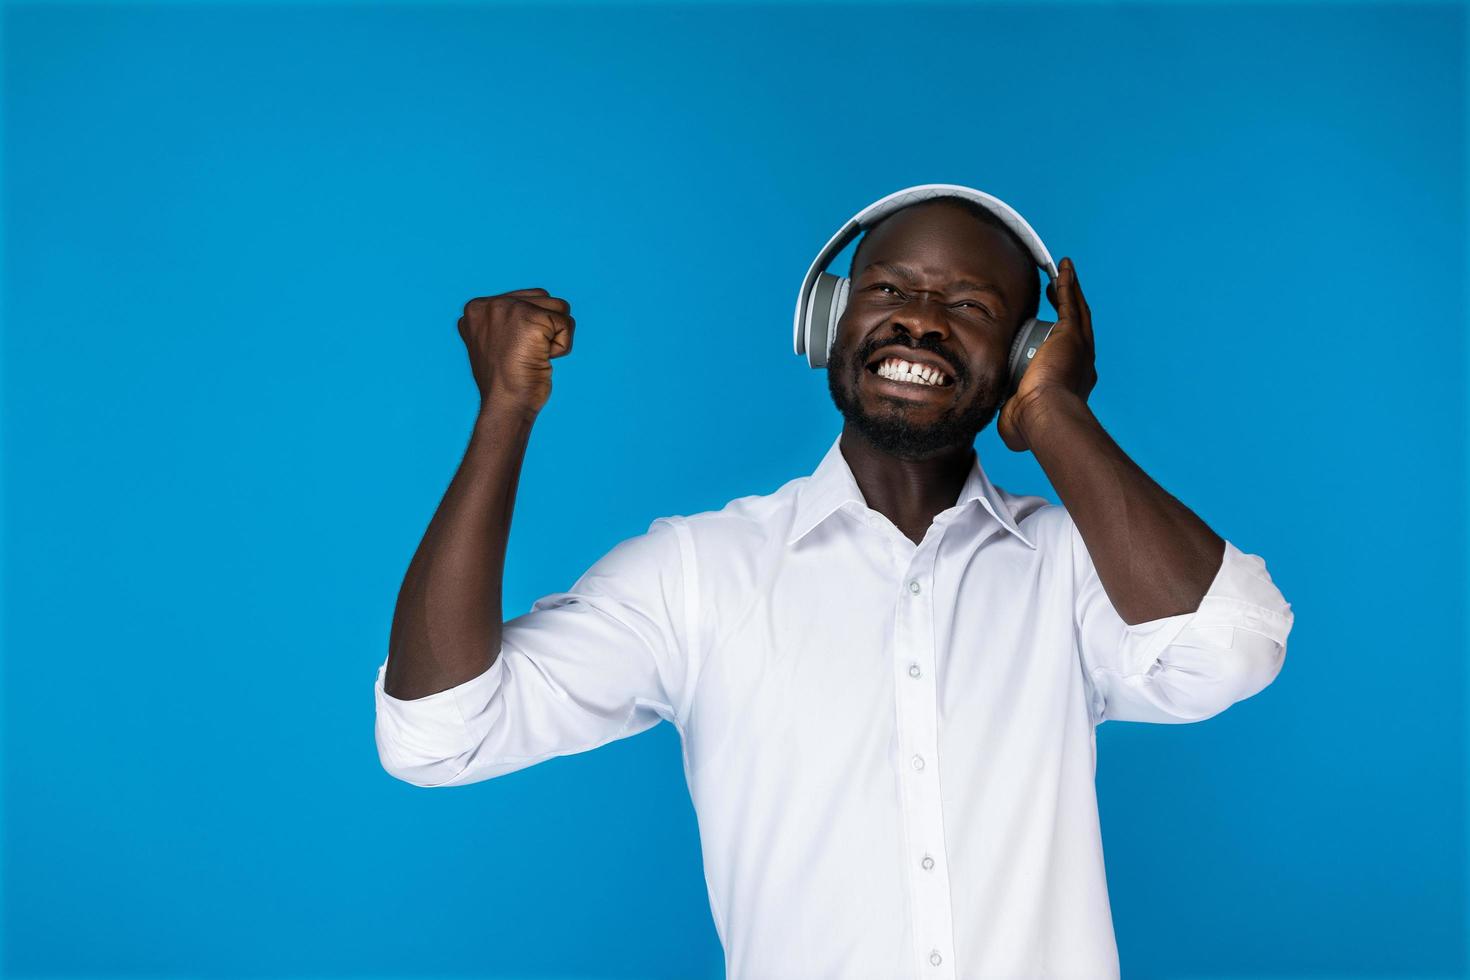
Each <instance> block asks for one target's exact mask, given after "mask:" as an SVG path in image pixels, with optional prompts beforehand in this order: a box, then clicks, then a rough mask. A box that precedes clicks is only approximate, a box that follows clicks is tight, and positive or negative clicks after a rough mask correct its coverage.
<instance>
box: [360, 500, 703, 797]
mask: <svg viewBox="0 0 1470 980" xmlns="http://www.w3.org/2000/svg"><path fill="white" fill-rule="evenodd" d="M678 520H679V519H677V518H659V519H658V520H656V521H654V522H653V524H652V525H650V527H649V529H648V531H646V532H645V533H643V534H641V535H638V536H637V537H633V538H629V539H627V540H625V541H622V542H621V543H619V544H618V545H617V546H615V547H614V548H613V549H612V550H611V551H609V552H608V553H607V554H606V555H604V556H603V557H602V558H600V559H598V561H597V562H596V563H594V564H593V565H592V567H590V568H589V569H588V570H587V571H586V572H585V573H583V575H582V576H581V577H580V578H579V579H578V580H577V581H576V582H575V583H574V584H573V585H572V587H571V588H570V589H569V590H568V591H566V592H555V593H552V594H550V595H546V596H543V597H542V598H540V599H537V600H536V601H535V602H534V603H533V604H532V606H531V609H530V610H529V611H528V612H526V613H524V614H523V615H521V616H518V617H516V618H515V619H511V620H509V621H507V622H506V623H505V624H504V625H503V626H502V628H501V648H500V651H499V655H498V656H497V657H496V658H495V660H494V662H493V663H491V665H490V667H489V668H488V669H487V670H486V671H485V672H484V673H482V674H480V675H479V676H478V677H474V678H472V679H470V680H468V681H465V682H464V683H462V684H459V685H458V686H456V687H452V688H449V689H447V690H444V691H440V692H438V693H436V694H431V695H429V696H427V697H423V698H416V699H414V700H411V701H404V700H400V699H398V698H395V697H391V696H390V695H388V694H387V693H386V692H385V691H384V690H383V678H384V673H385V671H386V668H387V663H386V661H385V662H384V663H383V664H382V665H380V666H379V667H378V672H377V680H376V682H375V684H374V690H375V698H376V711H377V714H376V724H375V733H374V734H375V738H376V741H377V746H378V757H379V759H380V761H381V762H382V765H383V768H384V769H386V770H387V771H388V772H389V773H390V774H391V775H393V776H394V777H396V778H398V779H401V780H403V781H405V782H408V783H412V784H414V785H416V786H427V787H437V786H456V785H463V784H466V783H474V782H480V781H482V780H486V779H492V778H494V777H496V776H502V775H505V774H506V773H510V772H515V771H516V770H518V769H524V768H526V767H527V766H531V765H534V764H536V763H538V762H541V761H542V760H544V759H548V758H551V757H553V756H559V755H568V754H571V753H574V752H585V751H587V750H589V749H593V748H596V747H597V746H599V745H603V744H605V743H607V742H610V741H612V740H614V739H618V738H626V737H628V736H631V735H636V734H638V733H639V732H642V731H645V730H647V729H649V728H652V727H653V726H654V725H656V724H658V722H659V721H660V720H663V719H667V720H669V721H672V722H674V723H675V724H676V725H681V719H682V712H683V710H684V704H683V692H684V691H685V690H686V686H687V685H686V683H685V680H686V678H687V676H688V667H689V665H688V657H687V646H686V643H685V637H686V635H687V632H686V631H687V625H688V617H689V615H690V606H691V601H692V597H691V595H690V593H689V591H688V590H687V589H686V583H685V574H684V571H685V564H686V558H685V552H686V549H688V548H689V547H690V545H689V543H688V539H687V529H686V528H684V527H682V526H680V525H678V524H677V523H676V522H677V521H678Z"/></svg>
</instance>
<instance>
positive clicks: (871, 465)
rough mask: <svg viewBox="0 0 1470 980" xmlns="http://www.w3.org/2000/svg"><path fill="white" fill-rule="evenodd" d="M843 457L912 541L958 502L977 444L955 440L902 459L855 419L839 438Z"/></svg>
mask: <svg viewBox="0 0 1470 980" xmlns="http://www.w3.org/2000/svg"><path fill="white" fill-rule="evenodd" d="M838 446H839V447H840V449H841V450H842V458H843V459H845V460H846V461H847V467H848V469H850V470H852V475H853V479H855V480H856V481H857V485H858V489H859V490H861V491H862V494H863V500H864V502H866V503H867V505H868V506H869V507H870V508H872V509H873V510H876V511H877V512H878V513H880V514H882V515H883V516H884V517H886V518H888V519H889V520H890V521H892V522H893V525H894V527H897V528H898V529H899V530H900V531H902V532H903V533H904V535H905V536H906V537H907V538H908V539H909V540H911V541H913V542H915V543H918V542H919V541H922V540H923V539H924V534H925V532H927V531H928V530H929V526H930V525H931V524H933V523H934V516H935V515H936V514H938V513H939V512H940V511H943V510H947V509H949V508H950V507H953V506H954V502H955V500H956V499H957V498H958V497H959V495H960V488H961V487H963V486H964V485H965V478H966V477H968V476H969V473H970V467H971V466H972V465H973V463H974V459H975V449H974V447H973V446H965V445H960V446H954V447H952V448H950V449H946V450H943V451H942V452H939V453H936V454H935V455H933V456H930V457H927V458H925V459H901V458H899V457H897V456H893V455H891V454H889V453H887V452H884V451H883V450H881V449H879V448H878V447H877V446H874V445H873V444H872V443H871V442H869V441H868V440H867V439H866V438H865V437H864V436H863V435H862V433H861V432H859V431H857V430H856V429H854V428H853V427H852V425H851V424H847V425H844V426H843V427H842V436H841V438H840V439H839V440H838Z"/></svg>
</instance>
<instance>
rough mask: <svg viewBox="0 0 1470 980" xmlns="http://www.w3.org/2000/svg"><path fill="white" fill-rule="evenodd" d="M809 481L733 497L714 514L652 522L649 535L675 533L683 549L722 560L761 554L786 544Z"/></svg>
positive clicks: (671, 516)
mask: <svg viewBox="0 0 1470 980" xmlns="http://www.w3.org/2000/svg"><path fill="white" fill-rule="evenodd" d="M810 479H811V477H810V476H799V477H796V478H794V479H791V480H788V481H786V482H785V483H783V484H782V485H781V486H780V487H778V488H777V489H775V490H774V491H772V492H771V493H764V494H749V495H747V496H743V497H736V498H735V499H733V500H731V501H730V502H728V503H726V504H725V505H724V506H723V507H720V508H717V509H714V510H705V511H698V512H695V513H690V514H669V515H667V516H664V517H659V518H655V519H654V521H653V524H652V525H651V526H650V531H652V530H653V529H654V528H656V527H658V526H659V525H665V526H667V527H668V528H670V529H672V530H674V531H677V532H678V534H679V536H680V537H681V538H683V539H684V541H685V542H686V546H688V547H693V548H694V549H695V550H696V551H697V552H698V553H700V554H703V555H709V556H719V557H720V558H721V559H722V560H728V559H731V558H734V557H735V556H737V555H739V554H742V553H746V554H748V553H752V552H760V551H763V550H764V549H765V548H766V547H768V546H770V545H772V544H773V543H774V544H781V543H784V542H785V539H786V534H787V532H788V531H789V530H790V528H791V523H792V520H793V519H794V517H795V514H796V501H797V498H798V494H799V492H800V490H801V488H802V486H803V485H805V484H806V482H807V481H808V480H810Z"/></svg>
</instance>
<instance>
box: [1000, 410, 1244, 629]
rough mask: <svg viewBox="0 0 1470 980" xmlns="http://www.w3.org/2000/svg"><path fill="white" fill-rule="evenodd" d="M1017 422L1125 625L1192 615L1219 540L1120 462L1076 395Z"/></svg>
mask: <svg viewBox="0 0 1470 980" xmlns="http://www.w3.org/2000/svg"><path fill="white" fill-rule="evenodd" d="M1022 418H1023V420H1024V421H1023V423H1022V429H1023V431H1024V432H1025V434H1026V440H1027V442H1028V443H1029V444H1030V447H1031V452H1032V453H1033V454H1034V455H1035V456H1036V459H1037V461H1038V462H1039V463H1040V464H1041V467H1042V469H1043V470H1045V471H1046V475H1047V477H1048V478H1049V479H1050V480H1051V484H1052V486H1053V487H1054V488H1055V489H1056V491H1057V494H1058V495H1059V496H1060V497H1061V498H1062V505H1063V506H1064V507H1066V508H1067V512H1068V513H1069V514H1071V515H1072V519H1073V520H1074V521H1075V522H1076V524H1077V531H1078V533H1079V534H1080V535H1081V536H1082V541H1083V543H1084V544H1086V546H1087V551H1088V554H1090V555H1091V556H1092V560H1093V564H1094V565H1095V566H1096V567H1097V574H1098V578H1100V579H1101V580H1102V584H1103V588H1104V589H1106V591H1107V594H1108V598H1109V600H1111V601H1112V604H1113V607H1114V608H1115V609H1117V611H1118V615H1120V616H1121V617H1123V620H1124V622H1127V623H1129V624H1130V625H1131V624H1137V623H1144V622H1149V621H1151V620H1155V619H1162V618H1164V617H1167V616H1175V615H1179V614H1181V613H1188V612H1193V611H1195V610H1196V609H1198V608H1199V605H1200V600H1202V599H1203V598H1204V595H1205V592H1206V591H1208V589H1209V587H1210V583H1211V582H1212V581H1213V580H1214V578H1215V574H1216V572H1218V571H1219V569H1220V565H1221V562H1222V561H1223V560H1224V555H1225V542H1224V539H1222V538H1221V537H1220V536H1219V535H1217V534H1216V533H1215V532H1214V531H1212V530H1211V529H1210V527H1209V526H1208V525H1207V524H1205V522H1204V521H1202V520H1200V518H1199V517H1198V516H1197V515H1195V513H1194V512H1193V511H1191V510H1190V509H1189V508H1188V507H1186V506H1184V504H1182V503H1180V502H1179V501H1178V500H1177V499H1175V498H1174V497H1173V496H1171V495H1170V494H1169V493H1168V492H1167V491H1165V490H1164V488H1163V487H1161V486H1159V485H1158V484H1157V483H1155V482H1154V481H1153V479H1151V478H1150V477H1149V475H1148V474H1147V473H1145V472H1144V471H1143V470H1142V469H1140V468H1139V467H1138V465H1137V464H1136V463H1134V462H1133V460H1131V459H1129V458H1128V456H1127V454H1126V453H1124V452H1123V450H1122V449H1121V448H1120V447H1119V446H1118V444H1117V443H1116V442H1114V441H1113V439H1112V437H1111V436H1109V435H1108V433H1107V432H1106V431H1105V430H1104V429H1103V427H1102V424H1101V423H1100V422H1099V421H1098V420H1097V418H1096V416H1094V415H1093V414H1092V410H1091V409H1090V408H1089V407H1088V406H1087V403H1086V402H1085V401H1083V400H1082V399H1081V398H1079V397H1077V396H1075V395H1072V394H1070V393H1063V392H1048V393H1047V395H1046V396H1045V397H1041V398H1037V399H1034V400H1033V403H1032V404H1030V405H1028V406H1026V410H1025V412H1024V413H1023V416H1022Z"/></svg>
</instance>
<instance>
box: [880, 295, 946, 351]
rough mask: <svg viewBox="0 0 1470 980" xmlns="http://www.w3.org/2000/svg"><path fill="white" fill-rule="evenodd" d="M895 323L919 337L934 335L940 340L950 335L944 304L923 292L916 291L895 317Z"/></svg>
mask: <svg viewBox="0 0 1470 980" xmlns="http://www.w3.org/2000/svg"><path fill="white" fill-rule="evenodd" d="M893 325H894V326H895V327H897V328H898V329H899V330H902V331H903V332H904V333H906V334H908V335H909V336H911V337H913V338H914V339H916V340H917V339H918V338H920V337H924V336H926V335H932V336H934V337H936V338H937V339H939V340H944V339H946V338H948V337H949V318H948V317H947V316H946V315H945V311H944V305H943V304H942V303H939V302H938V301H937V300H934V299H931V298H930V297H929V296H927V295H926V294H925V293H923V292H916V293H915V294H914V297H913V298H912V299H911V300H909V302H907V303H905V304H904V306H903V308H902V309H900V310H899V311H898V313H897V314H895V315H894V317H893Z"/></svg>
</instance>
